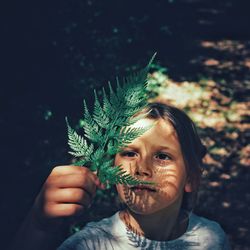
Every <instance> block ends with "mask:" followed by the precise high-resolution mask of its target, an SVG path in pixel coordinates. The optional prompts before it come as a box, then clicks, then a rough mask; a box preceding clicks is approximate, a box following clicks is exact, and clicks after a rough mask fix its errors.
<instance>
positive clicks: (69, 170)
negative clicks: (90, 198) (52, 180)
mask: <svg viewBox="0 0 250 250" xmlns="http://www.w3.org/2000/svg"><path fill="white" fill-rule="evenodd" d="M82 172H91V171H90V170H89V169H88V168H86V167H80V166H73V165H65V166H57V167H55V168H53V170H52V171H51V175H52V176H56V175H68V174H81V173H82ZM91 173H92V174H93V172H91ZM95 176H96V175H95Z"/></svg>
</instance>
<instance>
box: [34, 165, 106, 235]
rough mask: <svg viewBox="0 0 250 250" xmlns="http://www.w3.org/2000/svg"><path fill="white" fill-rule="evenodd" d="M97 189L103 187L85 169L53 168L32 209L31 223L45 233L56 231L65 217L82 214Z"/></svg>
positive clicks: (95, 177) (94, 176)
mask: <svg viewBox="0 0 250 250" xmlns="http://www.w3.org/2000/svg"><path fill="white" fill-rule="evenodd" d="M97 187H100V188H104V186H103V184H101V183H100V181H99V179H98V177H97V176H96V175H95V174H94V173H92V172H91V171H90V170H89V169H87V168H86V167H77V166H58V167H55V168H54V169H53V170H52V172H51V174H50V175H49V177H48V178H47V180H46V182H45V183H44V185H43V187H42V190H41V192H40V193H39V195H38V196H37V198H36V201H35V203H34V206H33V208H32V214H33V216H32V220H33V222H34V224H35V225H37V227H39V228H40V229H43V230H45V231H50V230H57V229H59V228H60V227H61V225H62V224H63V223H64V221H65V218H68V219H70V218H74V217H75V216H79V215H81V214H83V213H84V212H86V210H87V208H88V207H89V206H90V205H91V203H92V201H93V198H94V196H95V192H96V188H97Z"/></svg>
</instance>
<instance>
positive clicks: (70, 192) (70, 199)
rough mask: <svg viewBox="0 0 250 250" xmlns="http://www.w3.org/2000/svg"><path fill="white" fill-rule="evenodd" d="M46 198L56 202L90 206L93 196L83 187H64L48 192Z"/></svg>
mask: <svg viewBox="0 0 250 250" xmlns="http://www.w3.org/2000/svg"><path fill="white" fill-rule="evenodd" d="M45 198H46V200H47V201H48V202H55V203H75V204H79V205H83V206H85V207H88V206H89V204H91V201H92V197H91V196H90V195H89V194H88V193H87V192H85V191H84V190H83V189H81V188H62V189H56V190H50V191H49V192H47V193H46V197H45Z"/></svg>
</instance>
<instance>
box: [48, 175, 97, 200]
mask: <svg viewBox="0 0 250 250" xmlns="http://www.w3.org/2000/svg"><path fill="white" fill-rule="evenodd" d="M93 179H94V178H93V177H92V176H91V173H89V174H71V175H62V176H54V177H52V176H51V177H50V178H49V179H48V180H47V181H46V183H45V189H56V188H81V189H84V190H85V191H86V192H88V193H89V195H90V196H94V195H95V191H96V182H95V181H93Z"/></svg>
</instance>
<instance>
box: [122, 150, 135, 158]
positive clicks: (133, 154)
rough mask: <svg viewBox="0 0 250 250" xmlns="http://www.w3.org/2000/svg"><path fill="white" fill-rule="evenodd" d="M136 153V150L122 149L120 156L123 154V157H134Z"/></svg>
mask: <svg viewBox="0 0 250 250" xmlns="http://www.w3.org/2000/svg"><path fill="white" fill-rule="evenodd" d="M136 155H137V153H136V152H134V151H123V152H121V156H124V157H135V156H136Z"/></svg>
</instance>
